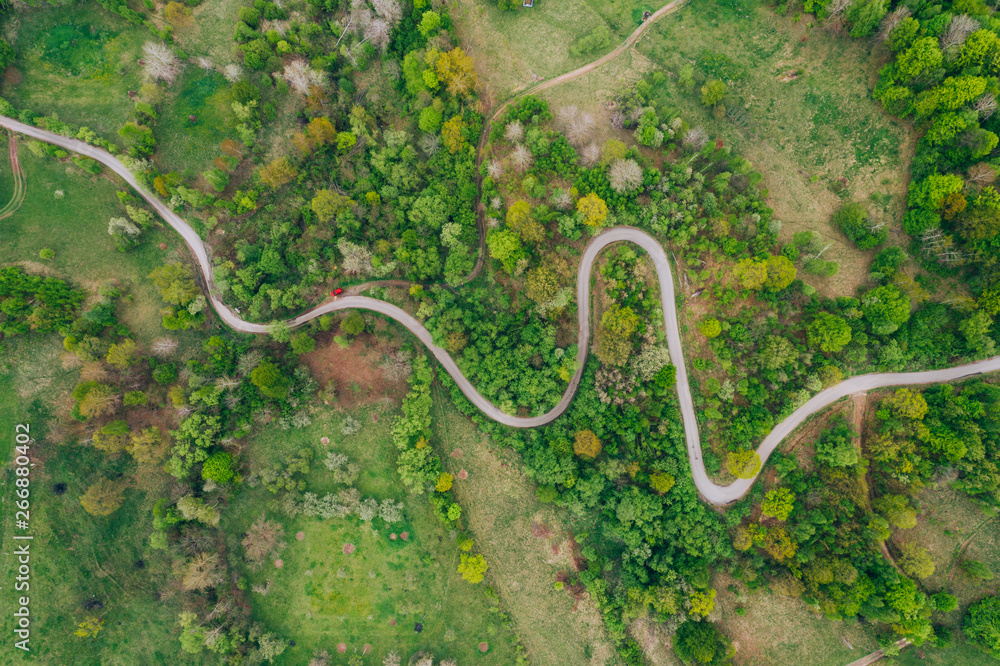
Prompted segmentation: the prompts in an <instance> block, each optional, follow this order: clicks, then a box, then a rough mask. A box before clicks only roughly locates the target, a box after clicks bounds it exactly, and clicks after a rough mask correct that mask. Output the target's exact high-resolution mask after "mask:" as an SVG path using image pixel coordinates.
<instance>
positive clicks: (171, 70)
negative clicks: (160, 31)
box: [142, 42, 181, 83]
mask: <svg viewBox="0 0 1000 666" xmlns="http://www.w3.org/2000/svg"><path fill="white" fill-rule="evenodd" d="M142 60H143V65H142V66H143V69H144V70H145V72H146V75H147V76H148V77H149V78H151V79H159V80H161V81H166V82H167V83H173V80H174V79H176V78H177V75H178V74H180V72H181V61H180V60H179V59H178V58H177V54H175V53H174V51H173V49H171V48H170V47H169V46H167V45H166V44H160V43H159V42H146V43H145V44H143V46H142Z"/></svg>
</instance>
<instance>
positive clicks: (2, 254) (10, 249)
mask: <svg viewBox="0 0 1000 666" xmlns="http://www.w3.org/2000/svg"><path fill="white" fill-rule="evenodd" d="M0 150H2V151H3V154H4V155H6V153H7V148H6V141H4V142H3V145H2V147H0ZM18 156H19V159H20V162H21V167H22V168H23V169H24V174H25V180H26V181H27V195H26V197H25V199H24V203H23V204H22V205H21V207H20V208H19V209H18V210H17V212H16V213H14V214H13V215H11V216H10V217H8V218H7V219H5V220H0V234H3V237H4V238H5V239H6V240H5V242H4V243H3V244H2V246H0V264H6V263H12V262H19V263H21V264H22V265H24V266H25V268H27V269H28V270H30V271H33V272H43V273H48V274H52V275H54V276H56V277H61V278H65V279H68V280H70V281H71V282H73V283H74V284H76V285H78V286H81V287H84V288H86V289H88V290H90V291H91V292H93V293H96V291H97V288H98V287H99V286H101V285H102V284H106V283H108V282H111V281H117V282H118V283H119V284H120V285H121V286H122V287H124V289H123V291H125V293H127V294H130V296H131V298H132V303H131V305H130V307H129V308H127V310H126V311H125V312H124V313H123V314H122V320H123V322H124V323H126V324H127V325H128V326H129V328H131V329H132V330H133V331H135V332H136V333H137V334H138V336H139V338H140V339H141V340H143V341H149V340H151V339H152V338H154V337H157V336H160V335H162V334H164V331H163V329H162V328H161V327H160V314H159V313H160V308H161V300H160V296H159V293H157V291H156V288H155V287H154V286H153V284H152V281H150V280H149V279H147V276H148V275H149V273H150V271H152V270H153V269H154V268H156V267H157V266H160V265H161V264H163V263H164V262H167V261H177V260H179V259H181V258H182V257H184V256H186V255H187V248H186V247H185V246H184V244H183V241H181V239H180V237H179V236H177V234H175V233H174V232H173V230H172V229H169V228H167V229H162V230H161V229H150V230H147V231H145V232H144V235H143V239H144V241H143V242H142V243H141V244H140V245H139V246H138V247H136V248H133V249H132V250H130V251H129V252H128V253H122V252H119V251H118V250H117V249H115V245H114V242H113V240H112V238H111V236H110V235H108V220H109V219H110V218H111V217H116V216H119V217H120V216H122V215H123V214H124V209H123V207H122V206H121V204H120V203H119V202H118V198H117V196H115V192H116V191H117V189H118V188H117V187H116V185H115V183H114V182H112V180H111V178H110V177H107V176H90V175H89V174H85V173H84V172H83V171H82V170H81V169H80V168H78V167H77V166H75V165H73V164H72V163H70V162H61V161H57V160H55V159H53V158H48V157H46V158H39V157H36V156H35V155H34V154H33V153H32V152H31V151H30V150H28V149H27V148H25V147H24V141H23V140H21V142H20V147H19V151H18ZM2 159H3V162H0V200H3V201H6V200H7V198H8V197H9V196H10V192H11V191H12V189H13V186H14V181H13V176H12V174H11V170H10V164H9V162H8V163H4V162H6V157H3V158H2ZM60 192H61V193H62V194H59V193H60ZM161 242H165V243H167V250H166V251H162V250H160V249H159V244H160V243H161ZM43 248H49V249H51V250H54V251H55V253H56V256H55V258H54V259H49V260H42V259H40V258H39V256H38V252H39V250H41V249H43ZM172 333H176V334H177V335H175V337H177V338H178V339H179V340H182V341H183V340H186V339H188V338H192V339H193V338H194V337H196V336H195V334H192V333H186V332H184V331H175V332H172Z"/></svg>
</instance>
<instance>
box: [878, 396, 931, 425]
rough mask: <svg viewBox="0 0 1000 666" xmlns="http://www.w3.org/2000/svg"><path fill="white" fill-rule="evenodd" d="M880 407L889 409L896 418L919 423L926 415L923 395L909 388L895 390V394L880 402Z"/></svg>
mask: <svg viewBox="0 0 1000 666" xmlns="http://www.w3.org/2000/svg"><path fill="white" fill-rule="evenodd" d="M882 406H883V407H885V408H887V409H889V410H890V411H891V412H892V415H893V416H895V417H896V418H901V419H910V420H912V421H920V420H921V419H923V418H924V416H925V415H926V414H927V400H926V398H924V396H923V394H921V393H920V392H918V391H914V390H913V389H909V388H901V389H896V392H895V393H893V394H892V395H891V396H889V397H888V398H886V399H885V400H883V401H882Z"/></svg>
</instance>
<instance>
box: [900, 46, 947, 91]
mask: <svg viewBox="0 0 1000 666" xmlns="http://www.w3.org/2000/svg"><path fill="white" fill-rule="evenodd" d="M943 60H944V54H942V53H941V49H940V48H938V40H937V39H936V38H934V37H921V38H920V39H917V40H915V41H914V42H913V46H911V47H910V48H908V49H907V50H905V51H903V52H902V53H900V54H899V56H898V57H897V58H896V64H895V69H896V75H897V77H898V78H899V80H900V81H902V82H907V83H908V82H910V81H912V80H913V79H915V78H916V77H918V76H920V75H921V74H924V73H926V72H929V71H931V70H935V69H937V68H938V67H940V66H941V63H942V61H943Z"/></svg>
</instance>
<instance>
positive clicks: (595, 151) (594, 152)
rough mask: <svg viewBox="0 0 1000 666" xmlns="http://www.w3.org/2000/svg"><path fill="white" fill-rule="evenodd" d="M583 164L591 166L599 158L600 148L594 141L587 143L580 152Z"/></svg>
mask: <svg viewBox="0 0 1000 666" xmlns="http://www.w3.org/2000/svg"><path fill="white" fill-rule="evenodd" d="M580 159H581V160H582V161H583V164H584V166H588V167H592V166H594V165H595V164H597V163H598V162H599V161H600V159H601V148H600V146H598V145H597V144H596V143H588V144H587V145H586V146H584V148H583V150H582V151H581V152H580Z"/></svg>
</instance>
